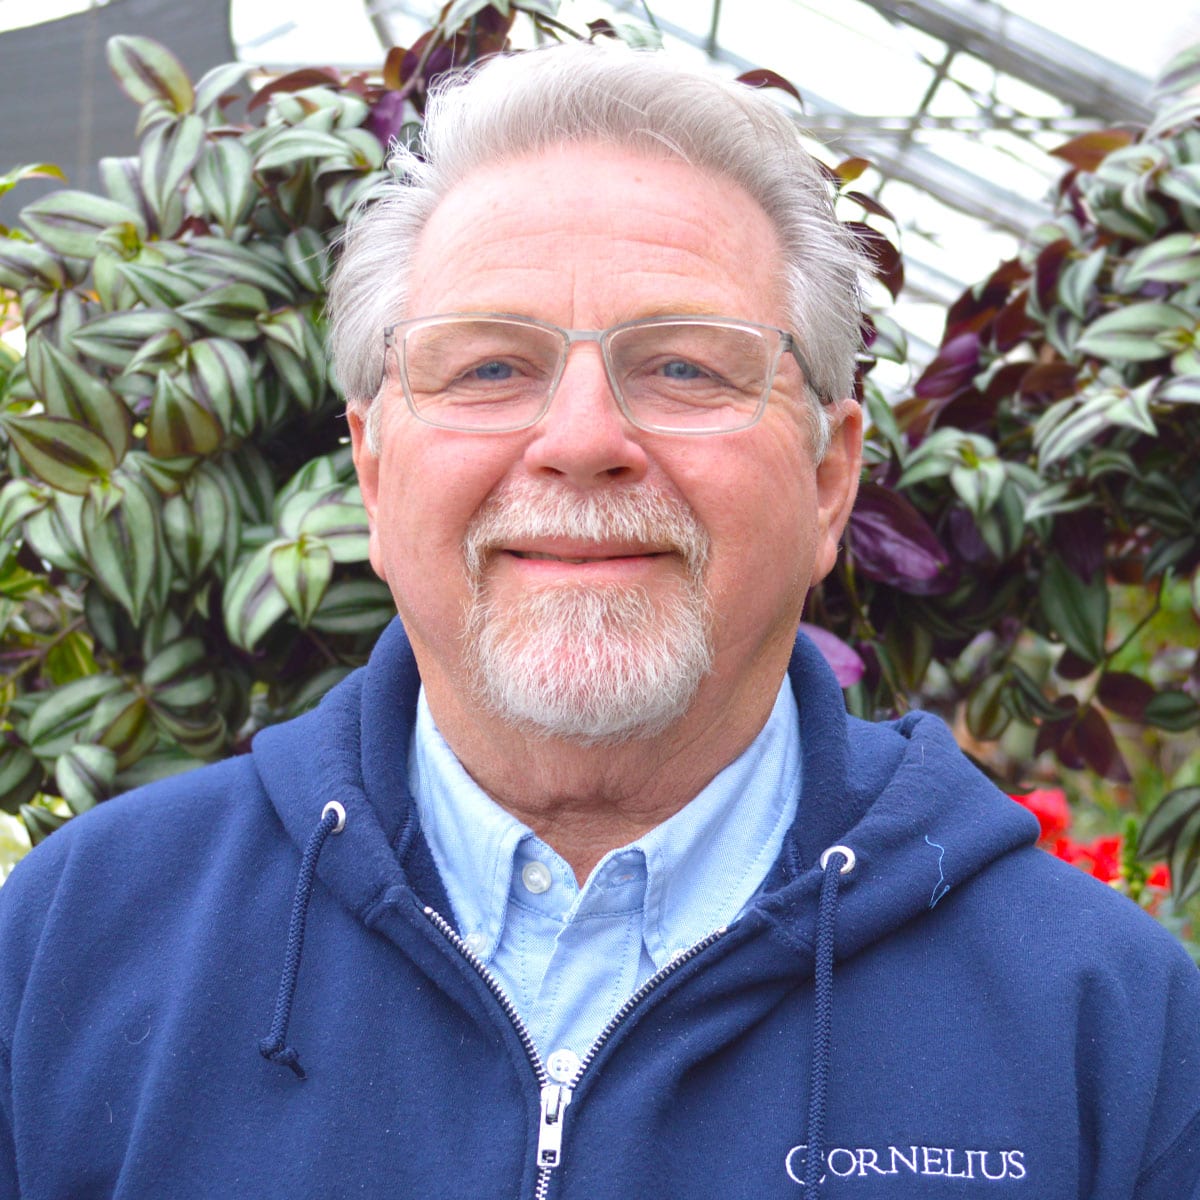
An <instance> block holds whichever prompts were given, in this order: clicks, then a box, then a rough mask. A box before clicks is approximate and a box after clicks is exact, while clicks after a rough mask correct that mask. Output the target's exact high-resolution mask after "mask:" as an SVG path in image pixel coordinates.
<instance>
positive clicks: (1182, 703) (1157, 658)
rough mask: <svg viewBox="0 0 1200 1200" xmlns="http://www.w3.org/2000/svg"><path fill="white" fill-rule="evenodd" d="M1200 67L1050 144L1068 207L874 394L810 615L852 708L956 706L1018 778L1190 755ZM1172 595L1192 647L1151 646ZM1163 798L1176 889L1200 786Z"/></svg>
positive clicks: (1199, 426) (1182, 64) (1155, 837)
mask: <svg viewBox="0 0 1200 1200" xmlns="http://www.w3.org/2000/svg"><path fill="white" fill-rule="evenodd" d="M1198 64H1200V56H1198V55H1197V53H1196V52H1195V51H1193V52H1191V53H1190V54H1187V55H1182V56H1180V58H1179V59H1178V60H1177V61H1176V63H1175V64H1174V66H1173V67H1172V68H1171V69H1170V70H1169V71H1168V75H1167V77H1166V80H1165V86H1164V88H1163V92H1162V102H1163V107H1162V110H1161V112H1160V115H1159V117H1158V118H1157V120H1156V121H1155V122H1154V124H1153V125H1152V126H1151V127H1150V128H1149V129H1147V130H1145V131H1144V132H1143V133H1141V134H1140V135H1135V134H1134V133H1132V132H1130V131H1126V130H1112V131H1104V132H1098V133H1092V134H1087V135H1084V136H1082V137H1079V138H1077V139H1075V140H1074V141H1072V142H1070V143H1068V144H1067V145H1066V146H1064V147H1062V148H1061V149H1060V150H1058V151H1057V154H1058V155H1059V156H1060V157H1061V158H1063V160H1064V161H1065V163H1066V164H1067V171H1066V174H1065V175H1064V177H1063V178H1062V180H1061V182H1060V184H1059V186H1058V189H1057V195H1056V198H1055V206H1054V212H1053V215H1052V217H1051V219H1050V220H1048V221H1047V222H1046V223H1045V224H1043V225H1041V226H1040V227H1038V228H1037V229H1035V230H1034V231H1033V232H1032V234H1031V235H1030V236H1029V238H1028V239H1027V240H1026V242H1025V244H1024V246H1023V247H1022V250H1021V253H1020V254H1019V256H1018V257H1017V258H1016V259H1014V260H1012V261H1010V262H1006V263H1003V264H1001V265H1000V266H999V267H998V268H997V269H996V270H995V271H994V272H993V274H992V275H991V276H990V277H989V278H988V279H986V280H985V281H983V283H981V284H980V285H978V286H977V287H974V288H972V289H970V290H969V291H968V292H967V293H966V294H964V295H963V296H962V297H961V298H960V299H959V300H958V301H957V302H956V303H955V304H954V305H953V306H952V307H951V309H950V310H949V312H948V314H947V319H946V326H945V334H944V337H943V340H942V343H941V347H940V349H939V351H938V353H937V356H936V358H935V359H934V361H933V362H932V363H931V364H930V365H929V367H928V368H927V369H926V370H925V371H924V372H923V373H922V374H921V375H920V377H919V378H918V379H917V381H916V383H915V386H914V389H913V394H912V395H911V396H910V397H908V398H907V399H905V400H903V401H902V402H901V403H899V404H898V405H895V406H892V407H889V405H887V404H885V403H884V401H883V399H882V397H881V396H880V395H879V394H878V392H877V391H875V389H873V388H872V387H871V385H870V384H869V383H868V384H867V386H866V389H865V398H866V402H867V405H868V409H869V413H870V416H871V418H872V422H873V428H872V431H871V433H870V436H869V438H868V445H867V465H866V470H865V472H864V482H863V487H862V491H861V494H860V499H859V503H858V506H857V509H856V512H855V515H854V517H853V518H852V521H851V525H850V528H849V531H848V535H847V553H846V554H845V555H844V556H843V560H842V561H841V563H840V564H839V566H838V569H837V571H836V573H835V575H834V576H833V577H832V578H831V579H830V580H829V581H828V582H827V584H826V585H825V587H824V588H823V590H822V592H821V593H820V594H819V595H818V596H817V597H815V599H814V603H813V606H812V608H811V609H810V619H814V620H817V621H818V622H820V623H822V624H825V625H827V627H829V628H831V629H833V630H835V631H837V632H839V633H840V634H841V635H842V636H843V637H844V638H846V639H847V640H849V641H851V642H852V643H854V644H855V645H856V646H857V647H858V648H859V650H860V652H861V653H862V655H863V657H864V659H865V660H866V663H867V672H866V674H865V676H864V679H863V681H862V683H861V684H860V685H859V686H858V687H857V688H855V689H854V690H853V692H852V700H853V703H854V704H855V705H856V706H857V707H858V708H859V709H860V710H862V711H864V712H866V713H869V714H875V713H879V712H882V711H890V710H895V709H903V708H905V707H907V706H908V705H909V704H910V703H914V702H920V703H922V704H924V705H926V706H930V705H932V706H935V707H941V708H942V709H943V710H944V711H946V712H947V715H949V716H951V718H956V719H958V720H959V722H960V727H962V731H963V733H964V735H965V737H967V738H968V739H972V740H974V742H975V744H976V745H977V746H978V747H979V750H980V753H981V754H983V755H986V756H987V757H988V758H989V760H990V765H991V767H992V768H993V769H994V770H995V771H996V772H997V773H998V774H1000V775H1001V776H1005V775H1007V776H1008V782H1009V783H1010V784H1018V783H1020V782H1021V776H1022V775H1024V774H1026V773H1027V772H1028V771H1029V769H1030V762H1029V759H1032V760H1034V761H1036V760H1037V759H1038V758H1039V756H1041V757H1042V758H1043V759H1044V758H1046V757H1052V758H1054V759H1056V760H1057V762H1058V764H1060V765H1061V767H1065V768H1068V769H1069V770H1072V771H1078V770H1083V771H1087V772H1090V773H1091V775H1092V777H1093V778H1098V779H1100V780H1103V781H1107V783H1108V786H1109V787H1110V788H1115V789H1117V790H1118V791H1120V790H1121V789H1122V788H1123V786H1124V785H1127V784H1128V783H1129V782H1130V780H1131V770H1130V763H1129V761H1128V758H1129V751H1128V750H1126V751H1125V752H1123V750H1122V747H1123V746H1125V747H1132V748H1134V750H1137V747H1138V746H1139V745H1140V746H1142V747H1144V746H1145V745H1146V744H1147V743H1149V744H1150V746H1151V748H1152V752H1153V754H1154V755H1156V756H1157V757H1158V758H1159V760H1160V761H1167V762H1170V763H1173V764H1175V765H1177V766H1178V767H1180V773H1182V774H1187V773H1189V772H1190V771H1192V770H1193V769H1194V767H1195V765H1196V751H1195V747H1196V732H1195V731H1196V729H1197V727H1200V704H1198V703H1197V695H1198V693H1200V663H1198V661H1197V645H1198V644H1200V636H1198V635H1200V626H1198V623H1200V105H1198V104H1197V103H1196V101H1195V100H1188V99H1186V98H1184V99H1180V95H1181V94H1182V93H1184V92H1186V89H1187V88H1188V87H1190V86H1192V85H1193V84H1194V83H1195V82H1196V77H1197V75H1200V65H1198ZM1181 595H1182V596H1183V597H1184V600H1183V603H1182V605H1181V604H1180V603H1179V601H1180V597H1181ZM1172 605H1173V606H1174V609H1175V611H1176V612H1177V613H1178V612H1179V610H1180V609H1181V608H1182V609H1183V611H1184V615H1183V616H1182V618H1181V624H1182V630H1181V633H1180V636H1179V638H1178V641H1176V642H1175V643H1174V644H1171V645H1167V646H1164V647H1162V648H1161V650H1160V651H1159V652H1157V653H1155V654H1153V656H1151V657H1147V656H1146V655H1145V654H1143V653H1142V652H1141V651H1142V650H1143V649H1144V647H1145V646H1146V645H1147V644H1148V643H1149V640H1150V639H1151V635H1152V633H1153V630H1154V628H1155V625H1156V623H1157V622H1158V621H1159V618H1160V617H1161V615H1162V613H1163V611H1164V606H1166V607H1170V606H1172ZM1131 613H1132V618H1130V614H1131ZM1122 623H1123V625H1124V628H1122ZM1010 727H1023V728H1026V729H1029V730H1030V731H1031V732H1032V733H1033V739H1032V745H1031V746H1028V745H1027V747H1026V749H1027V750H1028V751H1029V754H1028V758H1027V759H1026V760H1025V761H1018V762H1016V763H1013V762H1009V763H1005V762H1004V761H1002V759H1001V758H1000V757H999V756H997V755H994V754H990V753H989V747H988V745H986V744H988V743H994V742H995V741H996V739H999V738H1001V736H1002V735H1004V734H1005V731H1006V730H1009V729H1010ZM1137 752H1138V753H1142V751H1141V750H1137ZM1169 775H1170V772H1166V773H1165V774H1164V775H1162V776H1160V780H1161V781H1166V780H1168V779H1169ZM1196 782H1200V780H1197V781H1196ZM1010 790H1012V789H1011V788H1010ZM1155 801H1161V807H1159V808H1158V810H1157V811H1156V812H1155V814H1154V815H1153V816H1152V817H1151V818H1150V820H1149V822H1148V823H1147V825H1146V827H1145V829H1144V831H1143V835H1142V846H1141V850H1142V852H1143V853H1144V854H1146V855H1149V856H1161V855H1164V854H1165V855H1168V856H1170V858H1171V867H1172V878H1173V882H1174V887H1175V894H1176V898H1177V899H1178V900H1183V899H1185V898H1187V897H1188V896H1189V895H1192V894H1193V893H1195V892H1196V891H1197V890H1198V889H1200V788H1196V787H1191V786H1187V787H1182V788H1179V789H1177V790H1175V791H1172V792H1169V793H1168V794H1167V795H1165V796H1164V795H1163V792H1162V790H1161V788H1160V790H1159V791H1158V793H1157V795H1152V796H1142V797H1140V802H1141V804H1142V806H1143V811H1145V809H1146V808H1147V807H1148V806H1150V805H1152V804H1153V803H1154V802H1155Z"/></svg>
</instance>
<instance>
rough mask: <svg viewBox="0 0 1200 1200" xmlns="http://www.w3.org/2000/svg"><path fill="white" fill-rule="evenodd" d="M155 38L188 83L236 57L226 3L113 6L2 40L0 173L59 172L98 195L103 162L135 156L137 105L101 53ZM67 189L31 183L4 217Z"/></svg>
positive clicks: (166, 0)
mask: <svg viewBox="0 0 1200 1200" xmlns="http://www.w3.org/2000/svg"><path fill="white" fill-rule="evenodd" d="M119 33H123V34H138V35H140V36H142V37H150V38H154V39H155V41H158V42H161V43H162V44H163V45H164V46H166V47H167V48H168V49H169V50H170V51H171V52H172V53H173V54H174V55H175V57H176V58H178V59H179V60H180V62H182V63H183V65H184V67H185V68H186V69H187V71H188V73H189V74H190V75H191V77H192V79H193V81H195V80H196V79H198V78H199V77H200V76H201V75H203V74H204V72H205V71H207V70H208V69H209V68H210V67H215V66H217V65H218V64H220V63H226V62H233V61H234V59H235V58H236V57H237V55H236V54H235V52H234V48H233V41H232V39H231V37H230V33H229V0H110V3H108V4H106V5H104V6H103V7H100V8H92V9H89V10H87V11H86V12H82V13H77V14H75V15H74V16H70V17H63V18H61V19H60V20H57V21H47V22H45V23H44V24H41V25H33V26H30V27H28V28H26V29H13V30H9V31H8V32H7V33H3V34H0V112H3V113H4V120H3V121H0V171H7V170H9V169H10V168H12V167H15V166H18V165H20V164H22V163H34V162H49V163H54V164H56V165H57V166H59V167H61V168H62V170H63V171H64V172H65V173H66V175H67V177H68V180H69V184H68V186H70V187H73V188H82V189H83V190H85V191H93V192H94V191H99V190H101V189H100V183H99V172H98V171H97V166H96V164H97V163H98V162H99V160H100V159H101V158H106V157H110V156H114V155H127V154H133V153H134V152H135V151H136V149H137V139H136V137H135V136H134V127H135V125H136V123H137V117H138V109H137V105H136V104H134V102H133V101H132V100H130V99H129V97H128V96H126V95H125V93H124V92H123V91H121V89H120V88H119V87H118V86H117V82H116V80H115V79H114V78H113V74H112V72H111V71H110V70H109V67H108V61H107V59H106V58H105V54H104V47H105V43H106V42H107V41H108V39H109V38H110V37H113V36H114V35H116V34H119ZM61 186H63V185H62V184H60V183H57V182H56V181H51V180H29V181H27V182H24V183H20V184H18V185H17V186H16V187H15V188H14V189H13V190H12V191H11V192H9V193H8V194H7V195H6V196H4V197H2V198H0V221H2V222H3V223H4V224H6V225H12V224H14V223H15V222H16V218H17V214H18V213H19V212H20V210H21V209H22V208H23V207H24V206H25V205H26V204H28V203H29V202H30V201H31V200H34V199H36V198H37V197H39V196H42V195H45V194H46V193H47V192H49V191H51V190H52V189H53V188H55V187H61Z"/></svg>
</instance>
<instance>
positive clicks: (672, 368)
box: [660, 358, 709, 382]
mask: <svg viewBox="0 0 1200 1200" xmlns="http://www.w3.org/2000/svg"><path fill="white" fill-rule="evenodd" d="M660 370H661V372H662V374H663V375H664V376H665V377H666V378H667V379H678V380H680V381H681V382H686V381H688V380H692V379H706V378H708V377H709V375H708V372H707V371H705V370H702V369H701V368H700V367H698V366H696V364H695V363H693V362H687V361H686V360H685V359H682V358H675V359H672V360H671V361H670V362H666V363H663V365H662V367H661V368H660Z"/></svg>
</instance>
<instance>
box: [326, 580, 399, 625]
mask: <svg viewBox="0 0 1200 1200" xmlns="http://www.w3.org/2000/svg"><path fill="white" fill-rule="evenodd" d="M395 615H396V603H395V601H394V600H393V599H392V593H391V592H389V591H388V588H387V585H386V584H385V583H383V582H382V580H379V579H346V580H340V581H339V582H337V583H334V584H331V585H330V587H329V589H328V591H326V593H325V598H324V599H323V600H322V601H321V607H320V608H318V609H317V611H316V614H315V615H314V616H313V618H312V620H311V621H310V623H309V624H310V627H311V628H313V629H315V630H317V631H318V632H319V633H329V634H346V635H352V634H358V635H361V636H364V637H368V638H370V637H373V636H374V635H375V634H376V633H378V632H379V631H380V630H381V629H383V627H384V626H385V625H386V624H387V623H388V622H389V621H390V620H391V619H392V618H393V617H394V616H395Z"/></svg>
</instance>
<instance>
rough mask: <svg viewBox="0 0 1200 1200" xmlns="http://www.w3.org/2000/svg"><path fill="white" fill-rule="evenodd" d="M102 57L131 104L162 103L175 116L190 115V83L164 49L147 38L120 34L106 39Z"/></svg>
mask: <svg viewBox="0 0 1200 1200" xmlns="http://www.w3.org/2000/svg"><path fill="white" fill-rule="evenodd" d="M106 54H107V57H108V65H109V67H110V68H112V73H113V74H114V75H115V76H116V77H117V83H118V84H120V86H121V90H122V91H124V93H125V94H126V95H127V96H128V97H129V98H130V99H131V100H133V101H134V103H136V104H148V103H149V102H151V101H153V100H162V101H165V102H166V103H167V104H168V105H170V107H171V108H172V109H173V110H174V111H175V112H177V113H186V112H190V111H191V108H192V105H193V103H194V102H195V92H194V91H193V90H192V82H191V80H190V79H189V78H188V75H187V72H186V71H185V70H184V69H183V66H182V64H181V63H180V61H179V59H177V58H176V57H175V56H174V55H173V54H172V53H171V52H170V51H169V50H168V49H166V47H165V46H161V45H159V43H158V42H156V41H153V40H152V39H151V38H146V37H132V36H127V35H124V34H122V35H119V36H117V37H112V38H109V39H108V45H107V47H106Z"/></svg>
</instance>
